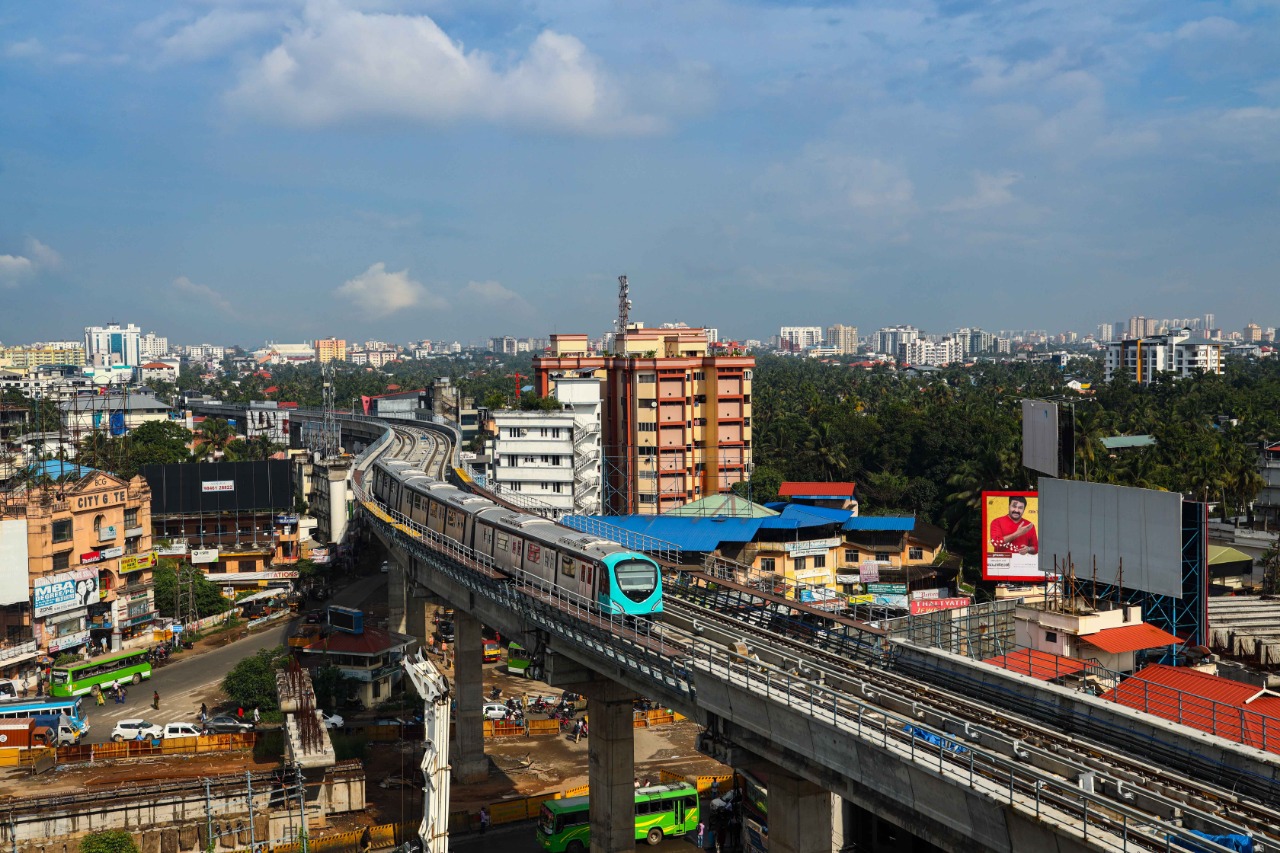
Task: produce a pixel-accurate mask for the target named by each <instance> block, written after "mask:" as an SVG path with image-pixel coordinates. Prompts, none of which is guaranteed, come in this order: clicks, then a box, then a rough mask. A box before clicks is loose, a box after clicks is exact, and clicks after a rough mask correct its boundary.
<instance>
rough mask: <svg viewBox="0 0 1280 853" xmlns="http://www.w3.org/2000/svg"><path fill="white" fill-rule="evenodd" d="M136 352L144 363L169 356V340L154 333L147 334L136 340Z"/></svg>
mask: <svg viewBox="0 0 1280 853" xmlns="http://www.w3.org/2000/svg"><path fill="white" fill-rule="evenodd" d="M138 352H139V353H140V354H141V356H142V360H143V361H144V362H146V361H154V360H155V359H157V358H164V357H165V356H166V355H168V354H169V339H168V338H166V337H163V336H161V335H157V334H156V333H155V332H147V333H146V334H145V335H143V336H142V337H141V338H140V339H139V340H138Z"/></svg>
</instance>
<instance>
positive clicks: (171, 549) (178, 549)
mask: <svg viewBox="0 0 1280 853" xmlns="http://www.w3.org/2000/svg"><path fill="white" fill-rule="evenodd" d="M156 553H157V554H159V555H160V556H161V557H185V556H186V554H187V543H186V542H175V543H172V544H169V545H161V546H159V547H157V548H156Z"/></svg>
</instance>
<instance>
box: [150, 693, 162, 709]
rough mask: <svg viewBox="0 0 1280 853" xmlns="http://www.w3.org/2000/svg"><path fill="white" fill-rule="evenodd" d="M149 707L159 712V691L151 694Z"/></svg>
mask: <svg viewBox="0 0 1280 853" xmlns="http://www.w3.org/2000/svg"><path fill="white" fill-rule="evenodd" d="M151 707H152V708H155V709H156V710H157V711H159V710H160V691H159V690H156V691H154V692H153V693H152V694H151Z"/></svg>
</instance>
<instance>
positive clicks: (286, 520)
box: [276, 515, 298, 524]
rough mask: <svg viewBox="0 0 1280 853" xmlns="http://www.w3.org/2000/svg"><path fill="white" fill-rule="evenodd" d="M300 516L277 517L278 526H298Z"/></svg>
mask: <svg viewBox="0 0 1280 853" xmlns="http://www.w3.org/2000/svg"><path fill="white" fill-rule="evenodd" d="M297 523H298V516H296V515H277V516H276V524H297Z"/></svg>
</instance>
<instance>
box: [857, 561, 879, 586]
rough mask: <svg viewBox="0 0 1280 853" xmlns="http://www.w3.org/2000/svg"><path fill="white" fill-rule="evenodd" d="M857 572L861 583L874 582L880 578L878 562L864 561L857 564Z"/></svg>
mask: <svg viewBox="0 0 1280 853" xmlns="http://www.w3.org/2000/svg"><path fill="white" fill-rule="evenodd" d="M858 574H859V575H861V576H862V582H863V583H875V582H876V581H878V580H880V564H879V563H872V562H866V563H862V564H861V565H859V566H858Z"/></svg>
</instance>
